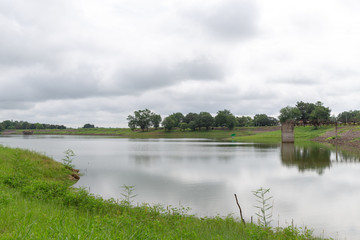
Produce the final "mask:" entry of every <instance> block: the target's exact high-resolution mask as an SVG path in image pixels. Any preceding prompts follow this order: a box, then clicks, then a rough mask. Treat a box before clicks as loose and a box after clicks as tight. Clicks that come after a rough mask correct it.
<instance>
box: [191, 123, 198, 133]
mask: <svg viewBox="0 0 360 240" xmlns="http://www.w3.org/2000/svg"><path fill="white" fill-rule="evenodd" d="M197 127H198V124H197V122H196V121H191V122H189V128H190V129H191V130H192V131H195V130H196V128H197Z"/></svg>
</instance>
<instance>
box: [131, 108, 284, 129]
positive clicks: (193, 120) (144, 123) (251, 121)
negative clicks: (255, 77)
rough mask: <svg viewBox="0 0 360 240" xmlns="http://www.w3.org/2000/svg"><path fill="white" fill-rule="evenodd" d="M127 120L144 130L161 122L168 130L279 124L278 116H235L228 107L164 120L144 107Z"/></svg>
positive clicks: (132, 127)
mask: <svg viewBox="0 0 360 240" xmlns="http://www.w3.org/2000/svg"><path fill="white" fill-rule="evenodd" d="M127 120H128V126H129V128H130V129H132V130H134V129H136V128H137V127H139V128H140V129H141V130H143V131H145V130H147V129H149V128H150V127H155V128H156V129H157V128H158V127H159V125H160V123H161V125H162V126H163V127H164V129H165V130H167V131H170V130H172V129H174V128H179V129H181V130H182V131H185V130H187V129H189V130H192V131H196V130H201V129H206V130H209V129H210V128H215V127H218V128H227V129H229V130H232V129H234V128H235V127H254V126H277V125H278V124H279V121H278V120H277V119H276V118H273V117H270V116H267V115H266V114H256V115H255V116H254V118H251V117H250V116H241V117H235V115H234V114H232V113H231V112H230V110H227V109H224V110H220V111H218V112H217V115H216V116H215V117H213V116H212V115H211V114H210V113H208V112H200V113H188V114H186V115H184V114H182V113H181V112H177V113H173V114H171V115H169V116H167V117H165V118H164V120H163V121H162V122H161V116H160V115H158V114H156V113H153V112H151V111H150V110H149V109H144V110H137V111H134V115H129V116H128V118H127Z"/></svg>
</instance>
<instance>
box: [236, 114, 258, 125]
mask: <svg viewBox="0 0 360 240" xmlns="http://www.w3.org/2000/svg"><path fill="white" fill-rule="evenodd" d="M236 121H237V126H239V127H251V126H254V121H253V119H252V118H251V117H249V116H241V117H236Z"/></svg>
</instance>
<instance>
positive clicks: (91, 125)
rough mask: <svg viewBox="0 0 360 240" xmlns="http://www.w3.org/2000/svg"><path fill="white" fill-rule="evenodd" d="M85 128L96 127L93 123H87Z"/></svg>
mask: <svg viewBox="0 0 360 240" xmlns="http://www.w3.org/2000/svg"><path fill="white" fill-rule="evenodd" d="M83 128H95V126H94V125H93V124H90V123H86V124H85V125H84V126H83Z"/></svg>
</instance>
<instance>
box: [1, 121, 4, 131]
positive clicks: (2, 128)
mask: <svg viewBox="0 0 360 240" xmlns="http://www.w3.org/2000/svg"><path fill="white" fill-rule="evenodd" d="M2 130H4V127H3V125H2V123H0V132H1V131H2Z"/></svg>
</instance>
